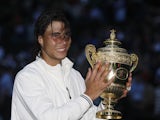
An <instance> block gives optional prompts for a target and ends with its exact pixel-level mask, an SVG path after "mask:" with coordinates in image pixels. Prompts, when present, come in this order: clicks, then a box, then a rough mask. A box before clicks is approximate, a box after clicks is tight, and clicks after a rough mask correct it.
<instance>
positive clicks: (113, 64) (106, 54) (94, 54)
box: [85, 30, 138, 120]
mask: <svg viewBox="0 0 160 120" xmlns="http://www.w3.org/2000/svg"><path fill="white" fill-rule="evenodd" d="M104 44H105V47H102V48H98V49H97V50H96V47H95V46H94V45H92V44H88V45H86V47H85V54H86V58H87V60H88V62H89V64H90V65H91V67H93V66H94V65H95V64H96V62H97V61H101V62H108V63H109V64H110V65H109V68H106V69H109V70H110V72H109V74H108V75H107V76H106V79H105V81H106V82H107V81H109V80H111V79H114V81H113V83H111V85H110V86H109V87H107V88H106V89H105V90H104V91H103V93H102V94H101V95H100V97H101V98H102V104H103V105H104V107H105V109H103V110H101V111H98V112H97V113H96V117H97V118H100V119H106V120H108V119H121V118H122V114H121V112H120V111H118V110H115V109H114V106H115V105H116V103H117V100H118V99H120V97H121V96H122V95H123V92H124V90H125V89H127V87H126V83H127V81H128V77H129V74H130V72H132V71H133V70H134V69H135V68H136V66H137V63H138V57H137V55H136V54H128V53H127V50H126V49H124V48H121V47H120V45H121V42H120V41H118V40H117V39H116V35H115V30H111V33H110V38H109V39H107V40H105V41H104Z"/></svg>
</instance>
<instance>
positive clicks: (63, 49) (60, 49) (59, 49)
mask: <svg viewBox="0 0 160 120" xmlns="http://www.w3.org/2000/svg"><path fill="white" fill-rule="evenodd" d="M65 50H66V48H58V49H57V51H58V52H64V51H65Z"/></svg>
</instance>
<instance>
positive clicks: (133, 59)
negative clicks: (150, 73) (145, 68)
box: [130, 54, 138, 72]
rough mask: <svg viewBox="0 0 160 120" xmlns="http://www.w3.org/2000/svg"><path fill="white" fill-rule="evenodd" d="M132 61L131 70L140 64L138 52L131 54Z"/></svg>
mask: <svg viewBox="0 0 160 120" xmlns="http://www.w3.org/2000/svg"><path fill="white" fill-rule="evenodd" d="M131 61H132V67H131V69H130V72H132V71H133V70H134V69H135V68H136V67H137V64H138V56H137V55H136V54H131Z"/></svg>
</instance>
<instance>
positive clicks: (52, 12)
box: [34, 8, 71, 56]
mask: <svg viewBox="0 0 160 120" xmlns="http://www.w3.org/2000/svg"><path fill="white" fill-rule="evenodd" d="M64 13H65V12H64V11H63V10H62V9H60V8H56V9H54V8H48V9H45V10H44V11H43V12H42V13H41V14H40V16H39V17H38V19H37V21H36V22H35V29H34V36H35V39H36V44H35V47H34V48H35V49H34V56H37V54H38V53H39V51H40V50H41V46H40V44H39V43H38V36H39V35H43V34H44V32H45V30H46V29H47V27H48V25H49V24H51V23H52V21H61V22H63V23H64V25H65V29H66V31H68V32H70V33H71V31H70V24H69V21H68V19H67V17H66V16H65V14H64Z"/></svg>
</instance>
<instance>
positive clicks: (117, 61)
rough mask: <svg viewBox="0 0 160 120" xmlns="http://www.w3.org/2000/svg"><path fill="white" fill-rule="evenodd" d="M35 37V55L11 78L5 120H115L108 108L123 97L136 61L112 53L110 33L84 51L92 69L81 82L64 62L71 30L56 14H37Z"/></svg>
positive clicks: (114, 49) (114, 45) (117, 116)
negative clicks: (8, 113) (8, 116)
mask: <svg viewBox="0 0 160 120" xmlns="http://www.w3.org/2000/svg"><path fill="white" fill-rule="evenodd" d="M35 37H36V38H37V42H38V45H39V54H38V55H37V57H36V60H35V61H33V62H32V63H30V64H28V65H27V66H25V67H24V68H23V69H22V70H21V71H19V72H18V73H17V75H16V78H15V83H14V90H13V97H12V111H11V120H98V119H121V113H120V112H119V111H116V110H114V108H113V106H112V105H113V104H114V103H115V102H116V101H117V100H118V99H120V98H121V97H124V96H125V95H126V94H127V88H129V87H130V86H131V79H132V77H131V74H130V72H132V71H133V69H134V68H135V67H136V64H137V62H136V61H137V58H136V56H135V55H134V54H133V55H129V54H127V53H126V51H125V50H124V49H120V48H118V46H117V45H119V42H118V41H116V38H115V33H114V31H112V32H111V37H110V39H109V42H107V41H106V45H107V46H106V47H105V48H101V49H99V50H98V51H96V49H95V47H94V46H93V45H87V46H86V49H85V51H86V57H87V59H88V61H89V63H90V64H91V66H92V68H89V69H88V72H87V75H86V78H85V80H84V79H83V78H82V76H81V74H80V73H79V72H78V71H77V70H75V69H74V68H73V67H72V66H73V63H72V62H71V61H70V60H69V58H68V57H67V52H68V49H69V47H70V44H71V30H70V26H69V22H68V20H67V19H66V17H65V15H64V14H63V12H62V11H61V10H55V9H47V10H45V11H43V12H42V13H41V14H40V16H39V18H38V19H37V21H36V23H35ZM110 41H112V42H110ZM118 52H119V53H118ZM116 56H118V57H116ZM99 96H100V97H102V98H103V101H102V102H101V103H100V105H99V106H98V107H97V106H95V105H94V104H93V101H94V100H95V99H96V98H98V97H99Z"/></svg>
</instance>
